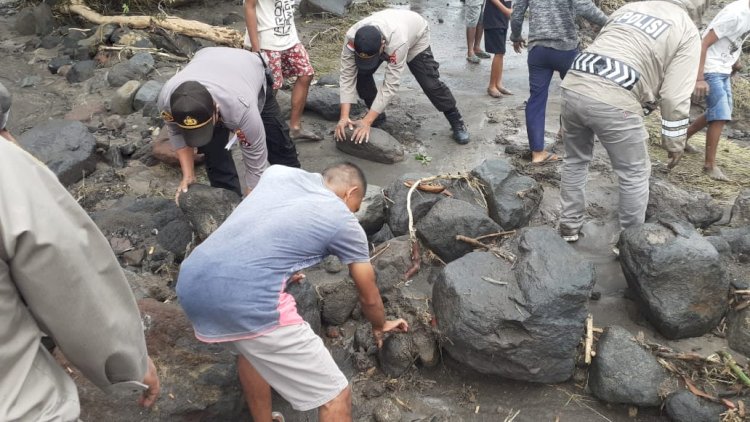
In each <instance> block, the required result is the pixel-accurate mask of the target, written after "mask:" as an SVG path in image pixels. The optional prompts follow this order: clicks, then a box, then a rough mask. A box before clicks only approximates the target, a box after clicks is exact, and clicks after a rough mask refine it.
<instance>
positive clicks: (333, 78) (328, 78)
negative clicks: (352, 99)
mask: <svg viewBox="0 0 750 422" xmlns="http://www.w3.org/2000/svg"><path fill="white" fill-rule="evenodd" d="M315 84H316V85H320V86H339V74H338V73H329V74H326V75H323V76H321V77H320V79H318V81H317V82H316V83H315Z"/></svg>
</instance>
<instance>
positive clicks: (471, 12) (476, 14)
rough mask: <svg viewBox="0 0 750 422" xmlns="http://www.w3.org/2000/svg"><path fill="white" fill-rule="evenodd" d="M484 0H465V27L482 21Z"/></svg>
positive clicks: (471, 26)
mask: <svg viewBox="0 0 750 422" xmlns="http://www.w3.org/2000/svg"><path fill="white" fill-rule="evenodd" d="M483 12H484V0H466V3H465V5H464V20H465V22H466V27H467V28H474V27H475V26H477V25H478V24H479V23H480V22H482V16H483V15H484V13H483Z"/></svg>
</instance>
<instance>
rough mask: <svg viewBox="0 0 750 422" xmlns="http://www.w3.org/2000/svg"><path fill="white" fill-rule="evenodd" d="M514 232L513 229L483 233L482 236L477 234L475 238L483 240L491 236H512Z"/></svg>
mask: <svg viewBox="0 0 750 422" xmlns="http://www.w3.org/2000/svg"><path fill="white" fill-rule="evenodd" d="M514 234H516V231H515V230H509V231H507V232H497V233H490V234H485V235H484V236H479V237H477V238H476V239H477V240H484V239H489V238H492V237H503V236H512V235H514Z"/></svg>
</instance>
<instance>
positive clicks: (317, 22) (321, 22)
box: [296, 0, 388, 75]
mask: <svg viewBox="0 0 750 422" xmlns="http://www.w3.org/2000/svg"><path fill="white" fill-rule="evenodd" d="M387 7H388V2H387V1H385V0H368V1H366V2H363V3H357V4H353V5H352V6H351V8H350V9H349V13H348V14H347V15H346V16H344V17H338V16H333V15H330V14H327V13H323V14H316V15H312V16H303V17H299V18H297V19H296V24H297V29H298V30H299V32H300V37H301V38H302V43H303V44H304V45H305V48H306V49H307V52H308V54H309V56H310V62H311V63H312V65H313V68H314V69H315V73H316V74H318V75H325V74H327V73H331V72H337V71H338V69H339V63H340V57H341V49H342V48H343V46H344V36H345V35H346V31H347V30H348V29H349V28H350V27H351V26H352V25H354V24H355V23H356V22H357V21H359V20H360V19H362V18H364V17H365V16H368V15H370V14H372V13H373V12H377V11H378V10H382V9H385V8H387Z"/></svg>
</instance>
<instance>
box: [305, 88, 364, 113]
mask: <svg viewBox="0 0 750 422" xmlns="http://www.w3.org/2000/svg"><path fill="white" fill-rule="evenodd" d="M340 104H341V100H340V97H339V90H338V88H330V87H327V86H318V85H313V86H311V87H310V91H309V92H308V94H307V102H306V103H305V110H307V111H312V112H313V113H318V114H319V115H320V116H321V117H322V118H324V119H326V120H329V121H332V122H336V121H338V120H339V118H340V117H341V106H340ZM365 110H367V109H366V108H365V107H364V105H363V104H362V102H361V101H360V102H358V103H357V104H352V108H351V110H350V111H349V115H350V116H358V115H360V114H362V113H364V112H365Z"/></svg>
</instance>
